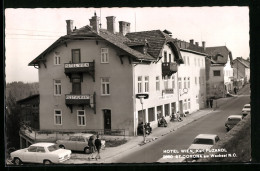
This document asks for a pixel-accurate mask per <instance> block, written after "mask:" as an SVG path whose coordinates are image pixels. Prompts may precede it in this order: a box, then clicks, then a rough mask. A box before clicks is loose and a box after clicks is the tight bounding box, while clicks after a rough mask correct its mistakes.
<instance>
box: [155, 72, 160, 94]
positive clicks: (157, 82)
mask: <svg viewBox="0 0 260 171" xmlns="http://www.w3.org/2000/svg"><path fill="white" fill-rule="evenodd" d="M156 91H160V77H159V76H157V77H156Z"/></svg>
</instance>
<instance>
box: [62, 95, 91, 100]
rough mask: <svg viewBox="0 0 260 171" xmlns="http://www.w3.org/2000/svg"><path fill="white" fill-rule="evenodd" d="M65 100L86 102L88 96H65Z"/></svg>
mask: <svg viewBox="0 0 260 171" xmlns="http://www.w3.org/2000/svg"><path fill="white" fill-rule="evenodd" d="M66 99H75V100H77V99H82V100H87V99H90V96H89V95H66Z"/></svg>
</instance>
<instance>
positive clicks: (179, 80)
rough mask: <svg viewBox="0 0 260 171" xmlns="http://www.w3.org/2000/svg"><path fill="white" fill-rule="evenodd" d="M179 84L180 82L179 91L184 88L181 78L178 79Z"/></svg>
mask: <svg viewBox="0 0 260 171" xmlns="http://www.w3.org/2000/svg"><path fill="white" fill-rule="evenodd" d="M178 82H179V89H182V86H181V78H178Z"/></svg>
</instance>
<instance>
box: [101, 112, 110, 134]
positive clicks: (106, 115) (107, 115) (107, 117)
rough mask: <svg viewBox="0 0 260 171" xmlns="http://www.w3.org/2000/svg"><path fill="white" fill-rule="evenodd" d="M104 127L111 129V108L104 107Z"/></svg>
mask: <svg viewBox="0 0 260 171" xmlns="http://www.w3.org/2000/svg"><path fill="white" fill-rule="evenodd" d="M103 112H104V129H106V130H111V110H109V109H104V110H103Z"/></svg>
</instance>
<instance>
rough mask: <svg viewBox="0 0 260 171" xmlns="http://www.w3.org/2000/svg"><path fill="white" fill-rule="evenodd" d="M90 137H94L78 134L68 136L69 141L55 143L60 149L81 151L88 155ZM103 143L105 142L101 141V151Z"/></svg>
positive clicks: (103, 146)
mask: <svg viewBox="0 0 260 171" xmlns="http://www.w3.org/2000/svg"><path fill="white" fill-rule="evenodd" d="M91 136H93V137H94V135H93V134H85V133H78V134H74V135H71V136H69V139H66V140H57V141H56V143H57V144H58V146H59V147H60V148H63V149H70V150H72V151H83V152H85V153H87V154H88V153H89V152H90V150H89V146H88V140H89V138H90V137H91ZM94 141H95V139H94ZM105 143H106V142H105V141H104V140H101V144H102V146H101V149H103V148H105Z"/></svg>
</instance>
